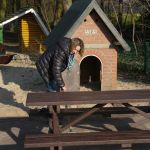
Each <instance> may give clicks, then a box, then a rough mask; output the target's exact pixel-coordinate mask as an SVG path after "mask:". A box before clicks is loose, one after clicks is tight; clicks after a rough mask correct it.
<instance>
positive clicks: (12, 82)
mask: <svg viewBox="0 0 150 150" xmlns="http://www.w3.org/2000/svg"><path fill="white" fill-rule="evenodd" d="M117 89H118V90H124V89H125V90H126V89H150V84H143V83H142V82H136V81H128V80H125V79H124V78H123V77H120V76H119V77H118V87H117ZM81 90H82V91H83V90H85V91H87V90H88V91H90V90H91V89H88V88H85V87H81ZM31 91H32V92H34V91H36V92H37V91H46V87H45V85H44V83H43V80H42V79H41V77H40V76H39V74H38V72H37V70H36V68H35V65H34V62H33V61H31V60H30V59H29V56H27V55H19V57H18V56H16V57H15V59H14V60H13V61H11V63H9V64H7V65H0V117H16V116H18V117H21V116H22V117H23V116H28V110H29V109H28V108H27V107H26V106H25V103H26V97H27V93H28V92H31Z"/></svg>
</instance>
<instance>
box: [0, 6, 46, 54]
mask: <svg viewBox="0 0 150 150" xmlns="http://www.w3.org/2000/svg"><path fill="white" fill-rule="evenodd" d="M12 22H15V24H17V27H18V42H19V46H20V52H24V53H42V52H43V49H44V48H43V45H42V42H43V40H44V39H45V38H46V36H48V34H49V31H48V30H47V28H46V26H45V25H44V23H43V21H42V19H41V18H40V17H39V15H38V14H37V13H36V11H35V10H34V9H32V8H30V9H21V10H19V11H18V12H16V13H14V14H12V15H11V16H9V17H8V18H6V19H5V20H3V21H2V22H0V28H1V42H4V41H5V37H3V33H4V30H5V26H7V25H8V24H10V23H12Z"/></svg>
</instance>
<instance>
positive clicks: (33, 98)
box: [26, 90, 150, 106]
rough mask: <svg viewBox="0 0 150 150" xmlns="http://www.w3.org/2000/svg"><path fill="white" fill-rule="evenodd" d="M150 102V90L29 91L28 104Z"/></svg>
mask: <svg viewBox="0 0 150 150" xmlns="http://www.w3.org/2000/svg"><path fill="white" fill-rule="evenodd" d="M128 102H130V103H131V102H150V90H122V91H103V92H99V91H93V92H89V91H87V92H50V93H48V92H47V93H46V92H43V93H41V92H40V93H29V94H28V96H27V101H26V104H27V106H47V105H67V104H68V105H69V104H105V103H116V104H117V103H119V104H120V103H128Z"/></svg>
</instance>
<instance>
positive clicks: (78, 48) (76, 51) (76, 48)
mask: <svg viewBox="0 0 150 150" xmlns="http://www.w3.org/2000/svg"><path fill="white" fill-rule="evenodd" d="M80 50H81V47H80V46H79V45H78V46H76V47H75V48H73V49H72V51H71V53H72V54H77V53H79V51H80Z"/></svg>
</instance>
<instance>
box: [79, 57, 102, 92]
mask: <svg viewBox="0 0 150 150" xmlns="http://www.w3.org/2000/svg"><path fill="white" fill-rule="evenodd" d="M100 72H101V62H100V60H99V59H98V58H97V57H95V56H88V57H86V58H84V59H83V60H82V62H81V64H80V85H81V87H85V88H87V89H91V90H94V91H99V90H101V79H100ZM81 90H82V89H81Z"/></svg>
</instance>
